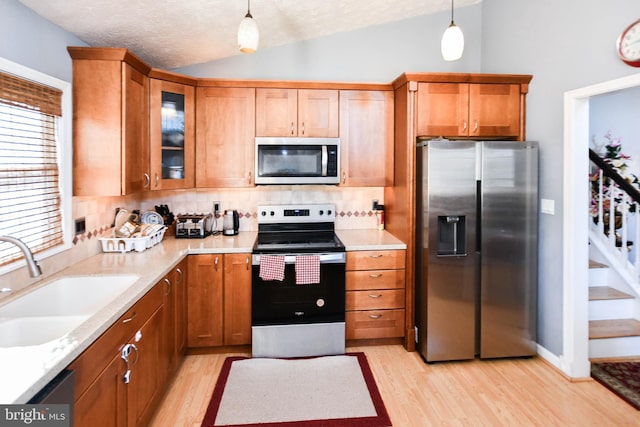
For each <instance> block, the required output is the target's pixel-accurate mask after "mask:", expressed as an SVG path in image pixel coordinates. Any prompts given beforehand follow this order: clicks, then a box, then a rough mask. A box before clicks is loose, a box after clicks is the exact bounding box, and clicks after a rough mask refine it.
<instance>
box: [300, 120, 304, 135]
mask: <svg viewBox="0 0 640 427" xmlns="http://www.w3.org/2000/svg"><path fill="white" fill-rule="evenodd" d="M301 135H304V122H302V133H301Z"/></svg>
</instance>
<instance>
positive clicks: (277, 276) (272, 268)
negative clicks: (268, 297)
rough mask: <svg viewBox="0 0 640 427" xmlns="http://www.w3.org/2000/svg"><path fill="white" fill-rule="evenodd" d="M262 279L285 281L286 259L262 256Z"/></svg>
mask: <svg viewBox="0 0 640 427" xmlns="http://www.w3.org/2000/svg"><path fill="white" fill-rule="evenodd" d="M260 278H261V279H262V280H278V281H280V282H282V281H283V280H284V257H283V256H277V255H260Z"/></svg>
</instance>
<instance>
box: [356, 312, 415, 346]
mask: <svg viewBox="0 0 640 427" xmlns="http://www.w3.org/2000/svg"><path fill="white" fill-rule="evenodd" d="M346 327H347V339H348V340H350V339H351V340H352V339H368V338H395V337H403V336H404V310H367V311H364V310H363V311H347V313H346Z"/></svg>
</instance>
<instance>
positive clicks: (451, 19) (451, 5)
mask: <svg viewBox="0 0 640 427" xmlns="http://www.w3.org/2000/svg"><path fill="white" fill-rule="evenodd" d="M451 25H453V0H451Z"/></svg>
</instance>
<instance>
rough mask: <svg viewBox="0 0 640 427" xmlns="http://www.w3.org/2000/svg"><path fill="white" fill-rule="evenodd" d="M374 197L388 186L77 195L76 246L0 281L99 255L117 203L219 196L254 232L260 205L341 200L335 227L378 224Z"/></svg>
mask: <svg viewBox="0 0 640 427" xmlns="http://www.w3.org/2000/svg"><path fill="white" fill-rule="evenodd" d="M374 199H377V200H378V201H379V203H381V204H384V188H383V187H357V188H356V187H333V186H323V185H318V186H313V185H305V186H301V185H284V186H260V187H255V188H227V189H196V190H167V191H152V192H148V193H144V194H143V195H139V194H138V195H131V196H122V197H74V198H73V218H74V219H75V218H81V217H85V220H86V230H85V232H84V233H83V234H80V235H77V236H75V237H74V239H73V245H72V247H71V249H69V250H67V251H64V252H62V253H60V254H58V255H54V256H52V257H49V258H47V259H41V258H39V257H38V256H37V255H36V259H37V260H38V263H39V264H40V265H41V267H42V270H43V273H44V274H43V276H42V277H41V278H39V279H31V278H29V277H28V275H27V273H26V271H25V269H24V268H18V269H17V270H13V271H10V272H8V273H6V274H2V275H0V285H1V286H7V285H11V287H12V288H13V289H14V290H18V289H21V288H24V287H25V286H28V285H30V284H32V283H33V282H35V281H37V280H41V279H42V278H46V277H47V276H50V275H52V274H54V273H57V272H58V271H60V270H63V269H64V268H66V267H68V266H70V265H73V264H74V263H77V262H79V261H81V260H83V259H85V258H87V257H90V256H93V255H96V254H98V253H99V252H100V244H99V241H98V237H104V236H107V235H108V236H110V233H111V229H112V224H113V221H114V218H115V212H116V208H122V209H127V210H129V211H131V210H134V209H139V210H140V211H141V212H144V211H146V210H155V206H156V205H160V204H164V205H168V206H169V209H170V210H171V212H173V213H174V214H179V213H194V212H197V213H203V212H212V211H213V202H214V201H219V202H220V210H221V213H223V212H224V210H225V209H236V210H237V211H238V212H239V213H240V214H241V218H240V231H243V230H244V231H255V230H257V229H258V221H257V217H258V213H257V211H258V206H259V205H266V204H297V203H306V204H311V203H333V204H335V205H336V229H339V230H343V229H375V228H376V216H375V215H374V213H373V211H372V209H371V208H372V200H374ZM216 228H217V229H218V230H220V229H222V221H220V220H219V221H218V222H217V227H216ZM107 233H109V234H107ZM0 298H1V296H0Z"/></svg>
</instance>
